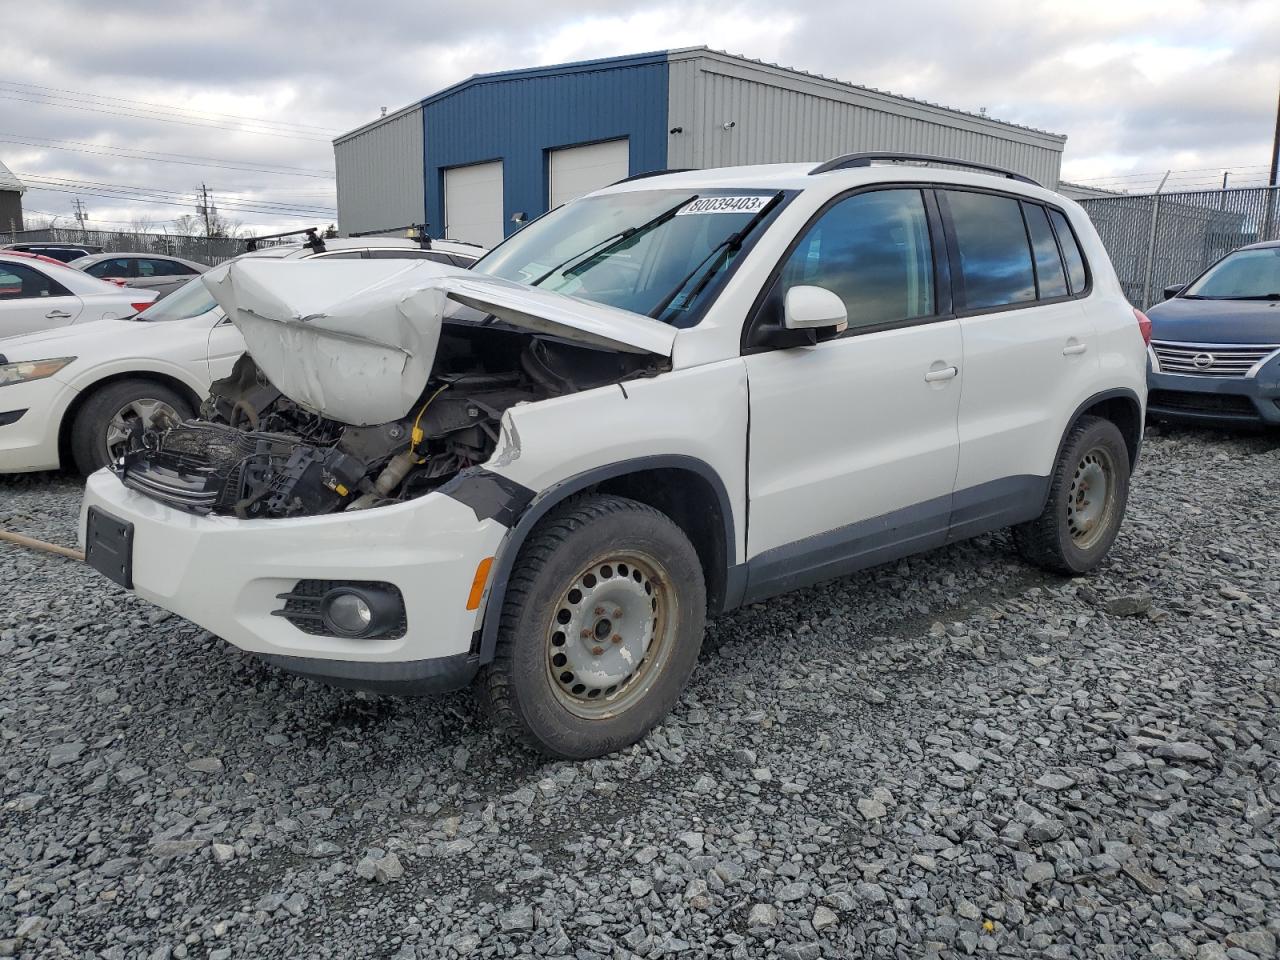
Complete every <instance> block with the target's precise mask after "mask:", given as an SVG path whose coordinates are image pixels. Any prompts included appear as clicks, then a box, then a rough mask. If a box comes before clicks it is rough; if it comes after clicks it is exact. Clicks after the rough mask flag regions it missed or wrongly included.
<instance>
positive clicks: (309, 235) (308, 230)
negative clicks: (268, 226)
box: [244, 227, 327, 253]
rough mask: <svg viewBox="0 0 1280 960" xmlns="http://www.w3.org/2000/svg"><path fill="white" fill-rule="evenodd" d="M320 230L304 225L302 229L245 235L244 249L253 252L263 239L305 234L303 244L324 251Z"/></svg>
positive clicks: (320, 251)
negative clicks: (253, 235)
mask: <svg viewBox="0 0 1280 960" xmlns="http://www.w3.org/2000/svg"><path fill="white" fill-rule="evenodd" d="M320 230H321V228H320V227H303V228H302V229H301V230H286V231H285V232H284V233H268V234H264V235H263V236H261V237H245V238H244V249H245V251H246V252H247V253H252V252H253V251H255V250H257V249H258V244H259V242H261V241H263V240H282V239H284V238H285V237H296V236H298V235H299V234H305V235H306V239H305V240H303V241H302V245H303V246H304V247H310V248H311V250H312V251H313V252H315V253H324V237H322V236H320ZM326 236H327V234H326Z"/></svg>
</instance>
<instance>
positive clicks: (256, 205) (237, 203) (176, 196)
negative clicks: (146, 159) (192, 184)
mask: <svg viewBox="0 0 1280 960" xmlns="http://www.w3.org/2000/svg"><path fill="white" fill-rule="evenodd" d="M27 179H28V181H29V182H30V184H31V188H32V189H33V190H55V191H60V192H70V193H76V192H81V193H86V194H92V195H94V196H99V197H115V198H117V199H123V200H142V201H149V202H165V203H173V204H175V205H177V206H184V207H185V206H191V205H193V204H194V203H195V202H196V201H195V198H194V196H193V195H192V194H190V193H178V192H177V191H171V190H152V191H148V190H140V189H136V188H129V187H115V186H112V185H110V184H95V183H93V182H92V181H78V180H63V179H60V178H46V177H28V178H27ZM224 205H225V206H229V207H234V208H236V209H246V210H247V209H249V208H253V209H256V210H260V211H263V212H267V211H283V212H289V213H305V214H308V215H311V216H332V215H334V213H335V212H336V211H334V210H332V209H330V208H326V207H320V206H318V205H313V204H302V203H299V204H290V203H279V202H275V201H268V200H253V199H252V198H245V199H238V198H233V199H230V200H226V201H224Z"/></svg>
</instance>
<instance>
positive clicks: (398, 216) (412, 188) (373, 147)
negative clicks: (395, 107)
mask: <svg viewBox="0 0 1280 960" xmlns="http://www.w3.org/2000/svg"><path fill="white" fill-rule="evenodd" d="M333 154H334V161H335V163H336V166H337V175H338V226H339V228H340V229H341V230H342V232H343V233H344V234H346V233H351V232H353V231H361V230H378V229H381V228H383V227H399V226H403V225H405V224H409V223H421V222H422V220H423V218H424V211H425V210H426V202H425V197H424V191H423V181H422V157H423V151H422V108H421V107H418V106H415V107H412V108H410V109H408V110H404V111H401V112H400V113H398V114H396V115H394V116H392V117H388V118H387V120H386V121H384V122H382V123H377V124H374V125H371V126H369V127H366V128H363V129H362V130H359V131H357V132H355V133H354V134H351V135H349V136H347V137H344V138H342V139H339V140H337V141H335V142H334V145H333Z"/></svg>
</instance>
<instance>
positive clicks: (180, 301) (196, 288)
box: [134, 277, 218, 322]
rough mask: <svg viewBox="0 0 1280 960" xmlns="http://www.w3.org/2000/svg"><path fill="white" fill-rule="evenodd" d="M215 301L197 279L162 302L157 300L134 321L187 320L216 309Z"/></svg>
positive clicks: (202, 283)
mask: <svg viewBox="0 0 1280 960" xmlns="http://www.w3.org/2000/svg"><path fill="white" fill-rule="evenodd" d="M217 305H218V304H217V301H215V300H214V299H213V294H211V293H210V292H209V288H208V287H206V286H205V285H204V281H202V280H201V279H200V278H199V277H195V278H194V279H192V280H190V281H189V282H188V283H186V284H184V285H183V286H181V287H179V288H178V289H177V290H175V291H174V292H173V293H171V294H169V296H167V297H165V298H164V299H163V300H157V301H156V302H155V303H153V304H152V305H151V306H149V307H147V309H145V310H143V311H142V312H141V313H140V314H138V315H137V316H136V317H134V319H135V320H147V321H150V322H157V321H163V320H189V319H190V318H191V317H198V316H200V314H202V313H208V312H209V311H210V310H212V309H213V308H214V307H216V306H217Z"/></svg>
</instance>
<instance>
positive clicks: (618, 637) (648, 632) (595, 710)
mask: <svg viewBox="0 0 1280 960" xmlns="http://www.w3.org/2000/svg"><path fill="white" fill-rule="evenodd" d="M661 571H662V567H661V565H660V564H659V563H658V561H657V560H655V559H654V558H653V557H651V556H648V555H645V554H641V553H625V554H616V555H608V556H606V557H604V558H602V559H599V560H597V561H594V562H592V563H591V564H589V565H588V566H586V567H585V568H584V569H583V570H581V571H580V572H579V573H578V575H577V576H575V577H574V578H573V580H572V582H571V584H570V586H569V588H568V589H567V590H566V591H565V592H564V593H563V594H562V595H561V597H560V601H559V602H558V603H557V604H556V606H555V612H554V613H553V614H552V620H551V623H550V624H549V626H548V629H547V634H546V642H545V646H546V664H547V670H548V672H549V674H550V676H551V680H552V689H553V691H554V693H555V696H556V699H557V700H558V701H559V702H560V704H561V705H563V706H564V707H565V709H567V710H569V711H570V712H572V713H573V714H575V715H577V716H579V717H582V718H583V719H588V720H602V719H607V718H609V717H614V716H617V715H618V714H620V713H623V712H624V711H626V710H627V709H628V708H629V707H631V706H632V705H633V704H634V703H635V702H636V701H638V700H639V699H641V698H642V697H643V696H644V695H645V693H646V692H647V691H648V689H649V688H650V686H652V684H653V682H654V680H655V679H656V678H657V676H658V675H659V674H660V673H661V672H662V669H663V667H664V665H665V663H666V661H667V660H668V658H669V657H670V654H671V647H672V644H673V639H672V638H673V637H674V636H675V633H676V630H677V628H678V617H679V611H678V609H677V606H676V600H675V593H674V591H672V590H671V589H670V587H669V585H668V583H667V581H666V578H665V577H664V576H663V574H662V572H661Z"/></svg>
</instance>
